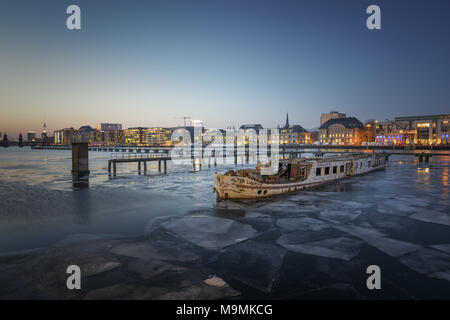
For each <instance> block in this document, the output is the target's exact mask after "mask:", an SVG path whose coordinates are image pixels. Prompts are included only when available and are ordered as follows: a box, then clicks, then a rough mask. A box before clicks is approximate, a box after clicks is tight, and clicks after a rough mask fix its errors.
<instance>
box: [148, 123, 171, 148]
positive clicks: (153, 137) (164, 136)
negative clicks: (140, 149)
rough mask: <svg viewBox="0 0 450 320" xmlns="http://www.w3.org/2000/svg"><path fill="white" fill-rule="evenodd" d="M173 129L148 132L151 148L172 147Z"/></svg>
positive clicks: (155, 129)
mask: <svg viewBox="0 0 450 320" xmlns="http://www.w3.org/2000/svg"><path fill="white" fill-rule="evenodd" d="M172 131H173V129H172V128H161V127H159V128H149V129H148V131H147V143H148V145H150V146H163V147H170V146H172Z"/></svg>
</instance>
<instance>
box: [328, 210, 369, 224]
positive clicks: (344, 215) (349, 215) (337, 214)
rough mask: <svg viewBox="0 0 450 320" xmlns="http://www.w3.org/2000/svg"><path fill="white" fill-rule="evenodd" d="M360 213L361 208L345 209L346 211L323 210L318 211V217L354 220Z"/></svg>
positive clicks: (344, 220) (334, 220)
mask: <svg viewBox="0 0 450 320" xmlns="http://www.w3.org/2000/svg"><path fill="white" fill-rule="evenodd" d="M361 213H362V211H361V210H353V211H350V210H346V211H335V210H323V211H320V218H323V219H325V220H331V221H333V222H350V221H353V220H355V219H356V218H358V217H359V216H360V214H361Z"/></svg>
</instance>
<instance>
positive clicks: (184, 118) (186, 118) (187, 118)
mask: <svg viewBox="0 0 450 320" xmlns="http://www.w3.org/2000/svg"><path fill="white" fill-rule="evenodd" d="M190 118H191V117H175V119H183V120H184V126H185V127H186V120H189V119H190Z"/></svg>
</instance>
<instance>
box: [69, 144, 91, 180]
mask: <svg viewBox="0 0 450 320" xmlns="http://www.w3.org/2000/svg"><path fill="white" fill-rule="evenodd" d="M72 175H74V176H86V175H89V149H88V143H87V142H73V143H72Z"/></svg>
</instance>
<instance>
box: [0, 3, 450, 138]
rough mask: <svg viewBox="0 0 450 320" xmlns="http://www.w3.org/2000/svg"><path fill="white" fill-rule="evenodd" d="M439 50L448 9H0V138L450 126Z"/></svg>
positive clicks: (445, 70) (443, 55)
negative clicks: (119, 129) (325, 124)
mask: <svg viewBox="0 0 450 320" xmlns="http://www.w3.org/2000/svg"><path fill="white" fill-rule="evenodd" d="M71 4H77V5H79V6H80V7H81V15H82V30H80V31H69V30H67V29H66V18H67V14H66V8H67V7H68V6H69V5H71ZM371 4H377V5H379V6H380V7H381V11H382V30H375V31H370V30H368V29H367V28H366V19H367V17H368V15H367V14H366V12H365V11H366V8H367V7H368V6H369V5H371ZM449 39H450V1H448V0H433V1H424V0H420V1H406V0H396V1H392V0H390V1H383V0H371V1H365V0H342V1H336V0H328V1H325V0H308V1H301V0H295V1H294V0H293V1H287V0H286V1H284V0H279V1H264V0H251V1H249V0H221V1H218V0H201V1H199V0H180V1H179V0H161V1H151V0H149V1H144V0H141V1H137V0H127V1H125V0H120V1H106V0H104V1H103V0H102V1H100V0H88V1H85V0H71V1H65V0H58V1H47V0H40V1H22V0H2V1H1V2H0V70H1V77H0V132H1V133H2V134H3V133H4V132H5V131H6V132H7V133H8V135H10V136H12V137H15V136H17V135H18V133H19V131H22V133H24V134H25V133H26V132H27V131H28V130H35V131H37V132H38V133H40V131H41V126H42V124H43V122H44V121H46V122H47V124H48V127H49V131H53V130H55V129H60V128H64V127H70V126H73V127H76V128H77V127H79V126H81V125H85V124H89V125H91V126H95V125H96V123H98V122H119V123H123V125H124V127H131V126H175V125H180V124H182V123H183V120H182V119H176V117H181V116H191V117H192V119H202V120H203V121H204V123H205V125H206V126H207V127H210V128H225V127H227V126H229V125H235V126H236V127H238V126H239V125H241V124H243V123H261V124H262V125H263V126H264V127H268V128H270V127H276V126H277V125H278V124H283V123H284V119H285V116H286V112H287V111H288V112H289V117H290V120H291V123H295V124H301V125H302V126H304V127H305V128H312V127H317V126H318V125H319V119H320V114H321V113H322V112H328V111H330V110H338V111H340V112H345V113H347V114H348V115H351V116H355V117H357V118H359V119H360V120H361V121H364V120H366V119H370V118H374V119H379V120H384V119H385V118H393V117H395V116H406V115H423V114H440V113H450V103H449V102H450V61H449V57H450V40H449Z"/></svg>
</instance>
